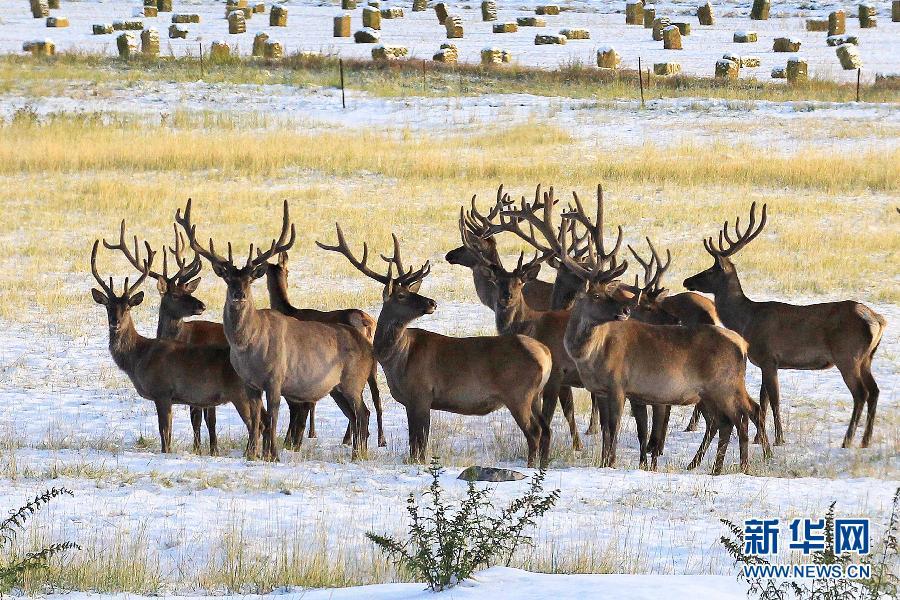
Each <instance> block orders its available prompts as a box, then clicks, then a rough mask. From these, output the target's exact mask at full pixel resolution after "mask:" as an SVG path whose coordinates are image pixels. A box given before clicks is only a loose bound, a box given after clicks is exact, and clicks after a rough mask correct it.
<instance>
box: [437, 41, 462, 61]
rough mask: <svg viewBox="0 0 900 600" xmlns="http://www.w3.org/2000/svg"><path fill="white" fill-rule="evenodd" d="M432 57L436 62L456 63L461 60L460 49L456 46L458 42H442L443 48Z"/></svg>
mask: <svg viewBox="0 0 900 600" xmlns="http://www.w3.org/2000/svg"><path fill="white" fill-rule="evenodd" d="M432 59H433V60H434V61H436V62H442V63H447V64H456V63H457V62H459V50H458V49H457V48H456V44H441V49H440V50H438V51H437V52H436V53H435V54H434V56H433V57H432Z"/></svg>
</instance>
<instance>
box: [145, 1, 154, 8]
mask: <svg viewBox="0 0 900 600" xmlns="http://www.w3.org/2000/svg"><path fill="white" fill-rule="evenodd" d="M144 6H152V7H154V8H156V0H144Z"/></svg>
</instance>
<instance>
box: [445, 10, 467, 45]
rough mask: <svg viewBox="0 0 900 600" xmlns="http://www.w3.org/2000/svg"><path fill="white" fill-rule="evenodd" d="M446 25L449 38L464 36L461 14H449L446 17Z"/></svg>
mask: <svg viewBox="0 0 900 600" xmlns="http://www.w3.org/2000/svg"><path fill="white" fill-rule="evenodd" d="M444 27H446V28H447V39H449V40H453V39H458V38H461V37H463V20H462V17H461V16H459V15H447V18H446V19H444Z"/></svg>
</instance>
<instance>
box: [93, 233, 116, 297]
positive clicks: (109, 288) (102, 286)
mask: <svg viewBox="0 0 900 600" xmlns="http://www.w3.org/2000/svg"><path fill="white" fill-rule="evenodd" d="M99 247H100V240H94V247H93V248H92V249H91V273H92V274H93V275H94V279H96V280H97V283H98V284H100V289H102V290H103V292H104V293H105V294H106V295H107V296H109V297H110V298H112V297H114V296H115V293H114V292H113V280H112V277H110V278H109V285H106V282H105V281H103V279H102V278H101V277H100V273H98V272H97V248H99Z"/></svg>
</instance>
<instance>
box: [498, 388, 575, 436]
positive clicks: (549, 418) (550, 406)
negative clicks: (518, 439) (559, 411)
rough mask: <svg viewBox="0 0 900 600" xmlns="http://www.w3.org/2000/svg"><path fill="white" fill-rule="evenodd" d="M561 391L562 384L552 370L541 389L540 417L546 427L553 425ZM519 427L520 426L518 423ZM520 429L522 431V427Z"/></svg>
mask: <svg viewBox="0 0 900 600" xmlns="http://www.w3.org/2000/svg"><path fill="white" fill-rule="evenodd" d="M570 391H571V390H570ZM561 393H562V386H561V385H560V381H559V377H558V376H557V373H555V372H554V373H552V374H551V375H550V378H549V379H548V380H547V383H546V384H545V385H544V389H543V390H541V417H542V418H543V420H544V423H546V424H547V427H553V415H554V414H555V413H556V404H557V402H558V401H559V396H560V394H561ZM510 411H512V408H510ZM513 416H515V414H513ZM517 423H518V421H517ZM519 427H522V426H521V425H519ZM522 431H524V429H523V430H522ZM526 437H527V435H526Z"/></svg>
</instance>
